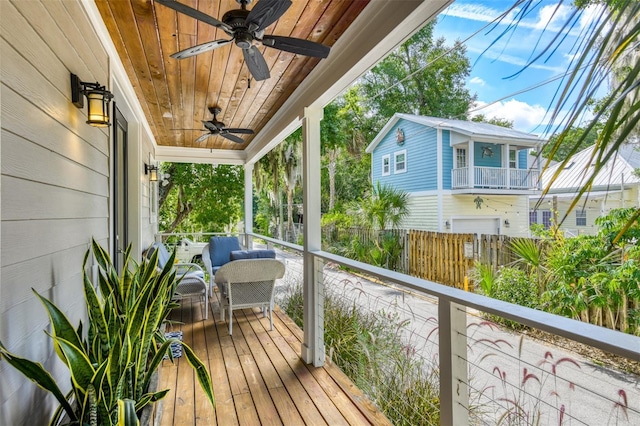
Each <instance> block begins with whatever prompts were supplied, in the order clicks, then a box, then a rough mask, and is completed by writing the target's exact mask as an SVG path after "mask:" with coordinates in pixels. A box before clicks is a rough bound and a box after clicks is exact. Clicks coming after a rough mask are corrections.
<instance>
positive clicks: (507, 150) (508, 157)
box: [502, 143, 518, 189]
mask: <svg viewBox="0 0 640 426" xmlns="http://www.w3.org/2000/svg"><path fill="white" fill-rule="evenodd" d="M503 149H504V152H505V154H504V155H503V157H502V158H504V159H506V160H507V161H506V162H505V161H504V160H502V161H503V162H505V163H506V164H504V166H503V167H504V168H505V169H506V170H507V179H506V180H507V189H511V145H509V144H508V143H507V144H505V145H504V147H503ZM517 168H518V152H517V151H516V169H517Z"/></svg>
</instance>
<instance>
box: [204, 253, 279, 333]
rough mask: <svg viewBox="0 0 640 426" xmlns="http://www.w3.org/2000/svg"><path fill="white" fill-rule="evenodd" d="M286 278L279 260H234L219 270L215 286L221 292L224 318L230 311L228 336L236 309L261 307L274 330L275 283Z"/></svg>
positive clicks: (221, 315) (221, 308)
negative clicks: (267, 314) (267, 313)
mask: <svg viewBox="0 0 640 426" xmlns="http://www.w3.org/2000/svg"><path fill="white" fill-rule="evenodd" d="M283 276H284V263H282V262H281V261H279V260H276V259H265V258H262V259H245V260H233V261H231V262H229V263H226V264H224V265H222V266H221V267H220V269H219V270H218V272H216V274H215V283H216V284H218V286H219V288H220V292H221V297H220V317H221V319H225V312H227V311H228V312H229V318H228V320H229V335H231V333H232V319H233V310H234V309H243V308H252V307H259V308H262V310H263V312H265V310H267V311H268V312H269V322H270V324H271V330H273V294H274V288H275V283H276V280H277V279H279V278H282V277H283ZM265 313H266V312H265Z"/></svg>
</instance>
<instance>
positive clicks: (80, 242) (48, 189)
mask: <svg viewBox="0 0 640 426" xmlns="http://www.w3.org/2000/svg"><path fill="white" fill-rule="evenodd" d="M87 5H88V7H93V8H95V5H91V4H89V3H87ZM0 25H1V33H0V34H1V37H0V43H1V44H0V57H1V58H2V59H1V61H0V68H1V83H0V90H1V93H0V96H1V97H0V104H1V105H0V106H1V117H2V120H1V134H0V138H1V152H0V163H1V180H0V188H1V201H0V206H1V213H0V219H1V230H0V243H1V251H0V257H1V269H0V340H1V341H2V343H3V344H4V345H5V346H6V347H7V348H8V349H9V350H10V351H12V352H15V353H17V354H19V355H21V356H24V357H26V358H29V359H33V360H35V361H38V362H41V363H42V364H44V366H45V367H46V368H47V369H49V370H50V371H51V372H52V373H53V374H54V377H56V379H57V380H58V381H59V382H60V384H61V387H62V388H63V390H65V389H66V388H67V387H68V385H67V383H68V377H67V374H66V373H67V372H66V369H65V368H64V367H62V363H61V362H60V361H59V360H58V359H57V356H56V355H55V354H54V351H53V349H52V345H51V342H50V339H49V338H48V337H47V336H46V335H45V334H44V333H43V330H48V329H49V321H48V317H47V315H46V313H45V311H44V308H43V306H42V305H41V303H40V302H39V301H38V300H37V299H36V298H35V296H34V294H33V293H32V291H31V288H33V289H35V291H37V292H38V293H40V294H42V295H44V296H45V297H47V298H49V299H51V300H52V301H53V302H55V303H56V304H57V305H58V306H59V307H60V308H61V309H62V310H63V311H64V312H65V313H66V314H67V316H68V317H69V318H70V320H71V321H72V323H74V324H77V322H78V320H79V319H81V318H84V316H85V315H86V314H85V308H84V297H83V296H82V259H83V255H84V253H85V251H86V250H87V249H88V247H89V243H90V241H91V238H95V239H96V240H97V241H98V242H99V243H101V244H102V245H103V246H105V247H108V246H109V242H110V235H111V232H112V230H111V217H110V210H111V205H112V200H111V199H110V188H111V186H110V185H111V183H110V169H111V160H110V150H111V143H110V140H111V139H110V137H111V135H110V132H111V128H108V129H98V128H94V127H91V126H89V125H87V124H86V123H85V121H86V107H85V108H84V109H82V110H81V109H78V108H76V107H75V106H74V105H73V104H72V103H71V100H70V97H71V93H70V73H71V72H73V73H75V74H77V75H78V76H79V77H80V78H81V80H83V81H90V82H95V81H99V82H100V83H101V84H103V85H107V86H108V88H109V89H111V90H112V91H113V88H112V87H111V83H112V78H113V77H112V75H111V71H112V67H113V64H114V61H117V58H115V56H112V57H109V54H108V53H107V51H112V50H110V49H112V47H108V48H107V47H106V46H107V45H105V44H103V43H102V42H101V40H99V37H98V35H97V32H96V31H95V30H94V29H93V24H92V22H91V20H90V19H89V18H88V16H87V14H86V11H85V10H84V8H83V6H82V4H81V2H79V1H77V2H76V1H58V0H51V1H46V2H40V1H25V0H2V1H0ZM109 46H111V45H109ZM118 66H120V65H119V63H118ZM124 83H126V84H129V83H128V82H124ZM130 92H131V93H132V90H130ZM121 100H122V99H121ZM116 101H118V94H117V93H116ZM126 105H132V104H130V103H129V104H127V103H124V102H123V103H119V106H125V107H126ZM131 110H132V109H131V108H129V110H128V111H127V112H125V111H123V113H125V114H126V115H128V116H129V117H127V118H128V119H129V126H130V127H129V129H130V131H129V143H130V149H133V150H134V151H135V156H133V157H132V159H131V163H130V165H129V172H130V173H129V176H130V182H131V186H132V188H130V193H131V194H132V196H133V199H132V198H130V199H129V201H130V203H133V204H130V205H132V206H133V208H132V209H131V210H132V212H131V216H130V222H131V227H132V229H133V230H134V234H133V235H132V240H133V241H134V247H136V248H137V250H136V251H139V250H140V249H141V247H142V246H144V245H148V244H150V242H151V241H152V239H153V233H154V232H155V224H152V223H150V221H149V215H148V212H149V204H148V203H149V195H148V194H149V192H148V191H149V182H148V179H147V178H146V176H145V175H144V163H143V161H142V159H147V162H148V158H149V153H150V152H152V151H153V142H152V140H151V138H150V137H149V136H143V135H144V134H146V133H147V132H145V131H144V129H143V126H142V125H140V123H136V120H135V117H134V115H133V114H132V113H131ZM138 116H140V115H139V114H138ZM138 121H140V120H138ZM132 125H133V126H132ZM132 129H133V131H132ZM141 141H142V142H141ZM131 147H133V148H131ZM0 377H1V379H0V425H12V426H13V425H32V424H46V423H47V422H48V419H49V417H50V414H51V412H52V410H53V409H55V408H56V406H57V403H56V401H55V399H54V398H51V397H45V395H46V394H45V392H43V391H41V390H39V388H37V387H36V386H35V385H34V384H33V383H31V382H30V381H27V380H25V379H24V378H23V377H22V376H21V375H20V374H19V373H17V372H16V371H15V370H13V369H12V368H10V367H9V366H8V365H7V363H6V362H0Z"/></svg>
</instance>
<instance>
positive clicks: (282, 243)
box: [247, 232, 304, 251]
mask: <svg viewBox="0 0 640 426" xmlns="http://www.w3.org/2000/svg"><path fill="white" fill-rule="evenodd" d="M247 235H251V236H252V237H253V238H260V239H261V240H265V241H267V242H270V243H273V244H278V245H280V246H283V247H288V248H290V249H293V250H297V251H303V250H304V247H302V246H301V245H299V244H293V243H289V242H287V241H282V240H278V239H276V238H271V237H267V236H264V235H260V234H254V233H252V232H251V233H248V234H247Z"/></svg>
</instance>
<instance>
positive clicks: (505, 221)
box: [504, 219, 511, 228]
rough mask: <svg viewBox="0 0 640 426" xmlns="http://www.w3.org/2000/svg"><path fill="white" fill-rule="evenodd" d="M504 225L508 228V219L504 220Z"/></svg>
mask: <svg viewBox="0 0 640 426" xmlns="http://www.w3.org/2000/svg"><path fill="white" fill-rule="evenodd" d="M504 226H505V227H507V228H508V227H509V226H511V224H510V223H509V219H505V220H504Z"/></svg>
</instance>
